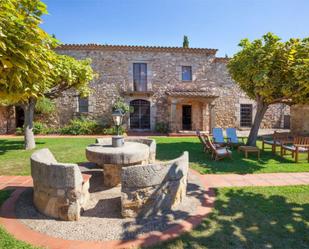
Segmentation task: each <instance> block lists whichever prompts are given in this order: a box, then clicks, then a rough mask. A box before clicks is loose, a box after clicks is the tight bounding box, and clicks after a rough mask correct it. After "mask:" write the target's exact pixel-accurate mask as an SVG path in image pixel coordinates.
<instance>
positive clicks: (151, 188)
mask: <svg viewBox="0 0 309 249" xmlns="http://www.w3.org/2000/svg"><path fill="white" fill-rule="evenodd" d="M188 168H189V155H188V152H184V153H183V155H182V156H181V157H179V158H177V159H175V160H172V161H169V162H162V163H154V164H148V165H136V166H130V167H124V168H122V175H121V205H122V211H121V212H122V216H123V217H136V216H143V217H147V216H149V215H153V214H156V213H158V212H161V211H164V210H169V209H171V208H173V207H174V206H176V205H178V204H179V203H181V202H182V200H183V199H184V198H185V196H186V189H187V174H188Z"/></svg>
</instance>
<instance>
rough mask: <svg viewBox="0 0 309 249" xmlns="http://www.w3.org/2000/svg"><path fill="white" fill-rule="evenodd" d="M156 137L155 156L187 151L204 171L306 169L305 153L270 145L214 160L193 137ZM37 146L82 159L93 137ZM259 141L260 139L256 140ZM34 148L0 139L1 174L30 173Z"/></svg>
mask: <svg viewBox="0 0 309 249" xmlns="http://www.w3.org/2000/svg"><path fill="white" fill-rule="evenodd" d="M155 139H156V141H157V159H159V160H170V159H174V158H176V157H178V156H179V155H181V153H182V152H183V151H189V156H190V166H191V167H192V168H194V169H196V170H198V171H199V172H201V173H203V174H209V173H214V174H222V173H239V174H247V173H253V174H254V173H270V172H305V171H309V163H308V162H307V159H306V155H305V154H302V155H301V157H300V162H299V163H295V162H294V160H293V159H292V157H291V156H290V155H287V156H284V157H281V156H279V155H278V153H277V154H276V155H273V154H272V153H271V150H270V147H269V148H268V149H267V150H266V151H265V152H262V153H261V159H260V160H257V158H256V155H255V154H252V155H251V154H250V155H249V158H248V159H245V158H244V157H243V154H240V153H238V152H237V151H233V160H229V159H224V160H221V161H217V162H215V161H213V160H211V158H210V156H209V155H207V154H205V153H203V152H202V149H201V145H200V143H199V141H198V139H196V138H170V137H155ZM36 142H37V149H39V148H46V147H47V148H49V149H50V150H51V151H52V153H54V155H55V157H56V158H57V160H58V161H61V162H72V163H80V162H85V161H87V160H86V157H85V147H86V146H87V145H88V144H91V143H93V142H94V138H38V139H36ZM259 145H260V143H259ZM31 153H33V151H25V150H23V141H22V139H21V138H10V139H0V175H29V174H30V165H29V157H30V155H31Z"/></svg>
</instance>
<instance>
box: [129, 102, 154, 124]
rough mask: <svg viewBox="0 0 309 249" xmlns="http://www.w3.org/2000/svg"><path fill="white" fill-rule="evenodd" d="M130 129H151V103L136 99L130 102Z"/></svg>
mask: <svg viewBox="0 0 309 249" xmlns="http://www.w3.org/2000/svg"><path fill="white" fill-rule="evenodd" d="M130 106H131V108H132V109H133V112H132V113H131V114H130V129H150V102H149V101H147V100H143V99H136V100H132V101H131V102H130Z"/></svg>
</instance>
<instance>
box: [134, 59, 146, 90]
mask: <svg viewBox="0 0 309 249" xmlns="http://www.w3.org/2000/svg"><path fill="white" fill-rule="evenodd" d="M133 84H134V91H140V92H143V91H147V64H146V63H133Z"/></svg>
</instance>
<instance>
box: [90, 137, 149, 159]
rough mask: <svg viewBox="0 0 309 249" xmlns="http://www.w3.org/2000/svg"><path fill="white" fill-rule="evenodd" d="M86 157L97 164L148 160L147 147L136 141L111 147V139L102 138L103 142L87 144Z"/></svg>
mask: <svg viewBox="0 0 309 249" xmlns="http://www.w3.org/2000/svg"><path fill="white" fill-rule="evenodd" d="M86 157H87V159H88V160H89V161H90V162H93V163H96V164H98V165H104V164H114V165H130V164H137V163H139V162H143V161H147V160H148V158H149V147H148V146H147V145H145V144H142V143H136V142H125V143H124V146H122V147H112V140H111V139H106V140H105V139H104V142H103V143H100V144H92V145H89V146H88V147H87V148H86Z"/></svg>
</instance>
